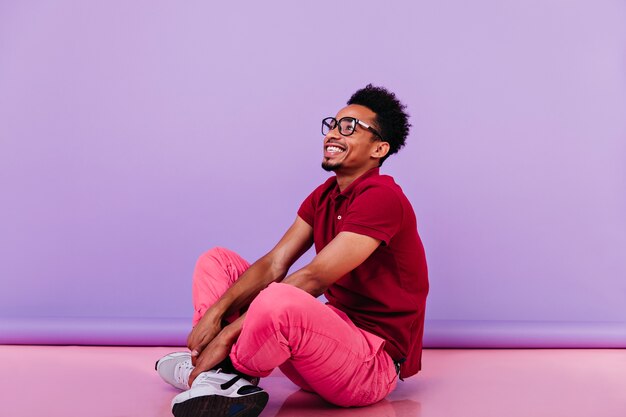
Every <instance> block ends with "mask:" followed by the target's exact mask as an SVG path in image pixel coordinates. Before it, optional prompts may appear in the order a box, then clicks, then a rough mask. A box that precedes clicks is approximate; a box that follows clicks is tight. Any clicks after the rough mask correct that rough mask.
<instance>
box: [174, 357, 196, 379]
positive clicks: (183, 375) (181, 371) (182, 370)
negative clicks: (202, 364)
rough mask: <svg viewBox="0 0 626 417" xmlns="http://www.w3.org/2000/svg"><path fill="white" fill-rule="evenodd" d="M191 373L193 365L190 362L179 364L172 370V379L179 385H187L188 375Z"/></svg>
mask: <svg viewBox="0 0 626 417" xmlns="http://www.w3.org/2000/svg"><path fill="white" fill-rule="evenodd" d="M191 371H193V365H192V364H191V361H190V360H187V361H184V362H181V363H180V364H179V365H178V366H177V367H176V368H175V369H174V379H175V380H176V382H178V383H179V384H186V385H189V374H190V373H191Z"/></svg>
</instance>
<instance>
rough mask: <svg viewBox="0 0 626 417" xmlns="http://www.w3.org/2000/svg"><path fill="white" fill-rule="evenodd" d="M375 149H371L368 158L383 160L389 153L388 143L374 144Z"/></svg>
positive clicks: (379, 142) (377, 142)
mask: <svg viewBox="0 0 626 417" xmlns="http://www.w3.org/2000/svg"><path fill="white" fill-rule="evenodd" d="M374 145H375V147H373V148H372V153H371V154H370V156H371V157H372V158H374V159H380V158H383V157H384V156H385V155H387V154H388V153H389V143H388V142H383V141H376V142H374Z"/></svg>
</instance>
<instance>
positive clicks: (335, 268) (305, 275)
mask: <svg viewBox="0 0 626 417" xmlns="http://www.w3.org/2000/svg"><path fill="white" fill-rule="evenodd" d="M380 242H381V240H379V239H376V238H373V237H370V236H366V235H361V234H358V233H353V232H341V233H339V234H338V235H337V236H335V238H334V239H333V240H332V241H330V243H329V244H328V245H326V247H325V248H324V249H322V251H321V252H320V253H318V254H317V256H316V257H315V258H313V260H312V261H311V263H309V264H308V265H307V266H305V267H304V268H302V269H300V270H298V271H296V272H294V273H293V274H291V275H289V277H287V278H286V279H285V280H284V281H283V282H284V283H286V284H291V285H294V286H296V287H298V288H300V289H302V290H304V291H306V292H308V293H309V294H312V295H313V296H315V297H317V296H319V295H321V294H323V293H324V291H326V289H327V288H328V287H329V286H330V285H331V284H333V283H334V282H335V281H337V280H339V279H340V278H341V277H343V276H344V275H345V274H347V273H348V272H350V271H352V270H353V269H354V268H356V267H357V266H359V265H361V264H362V263H363V262H364V261H365V260H366V259H367V258H368V257H369V256H370V255H371V254H372V253H373V252H374V251H375V250H376V248H378V246H379V245H380Z"/></svg>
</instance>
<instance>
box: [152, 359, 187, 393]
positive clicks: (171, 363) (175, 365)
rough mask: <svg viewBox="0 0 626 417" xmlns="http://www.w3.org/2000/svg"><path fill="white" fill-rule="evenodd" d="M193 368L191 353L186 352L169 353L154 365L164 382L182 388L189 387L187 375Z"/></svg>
mask: <svg viewBox="0 0 626 417" xmlns="http://www.w3.org/2000/svg"><path fill="white" fill-rule="evenodd" d="M193 368H194V366H193V365H192V364H191V354H190V353H188V352H174V353H170V354H169V355H165V356H163V357H162V358H161V359H159V360H158V361H157V363H156V364H155V365H154V369H156V370H157V372H158V373H159V375H161V378H163V380H164V381H165V382H167V383H168V384H170V385H172V386H174V387H176V388H178V389H182V390H187V389H189V375H190V374H191V371H193Z"/></svg>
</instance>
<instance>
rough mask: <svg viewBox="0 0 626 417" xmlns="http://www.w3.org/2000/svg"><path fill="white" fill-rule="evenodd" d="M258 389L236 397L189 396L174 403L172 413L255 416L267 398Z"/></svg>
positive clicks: (196, 416) (202, 416)
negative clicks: (187, 398) (249, 393)
mask: <svg viewBox="0 0 626 417" xmlns="http://www.w3.org/2000/svg"><path fill="white" fill-rule="evenodd" d="M253 388H256V387H253ZM258 390H259V392H257V393H254V394H251V395H246V396H244V397H237V398H230V397H222V396H221V395H204V396H202V397H196V398H191V399H189V400H187V401H183V402H182V403H178V404H174V407H173V408H172V413H174V416H175V417H213V416H219V417H257V416H258V415H259V414H261V411H263V408H265V405H266V404H267V401H268V399H269V395H267V392H265V391H263V390H262V389H260V388H258Z"/></svg>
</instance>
